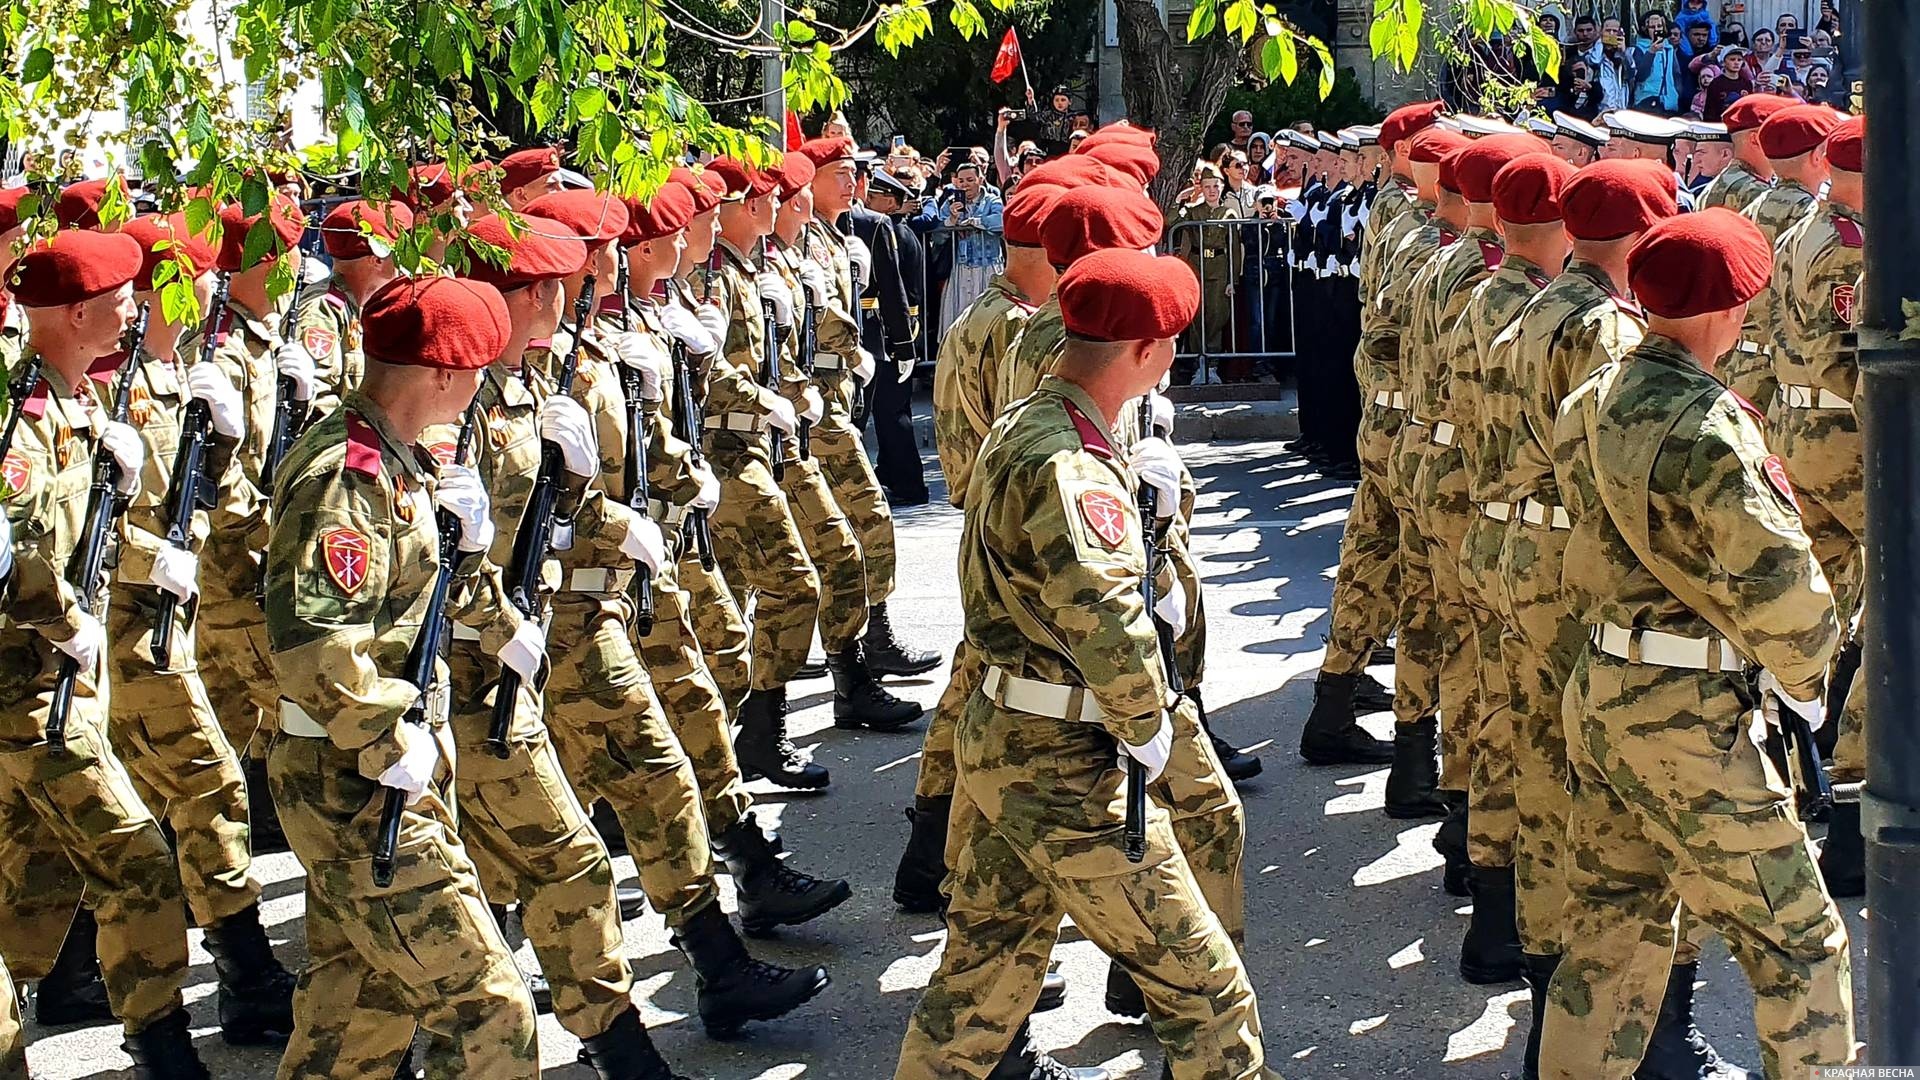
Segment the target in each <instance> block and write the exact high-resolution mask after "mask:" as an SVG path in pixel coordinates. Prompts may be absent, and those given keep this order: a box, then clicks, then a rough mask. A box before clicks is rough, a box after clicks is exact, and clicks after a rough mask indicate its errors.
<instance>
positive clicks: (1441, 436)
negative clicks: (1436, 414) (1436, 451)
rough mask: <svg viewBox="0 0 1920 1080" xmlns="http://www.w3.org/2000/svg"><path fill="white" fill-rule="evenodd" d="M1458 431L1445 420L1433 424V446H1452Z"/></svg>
mask: <svg viewBox="0 0 1920 1080" xmlns="http://www.w3.org/2000/svg"><path fill="white" fill-rule="evenodd" d="M1456 430H1457V429H1456V428H1455V427H1454V426H1453V425H1452V424H1451V423H1448V422H1447V421H1445V420H1435V421H1434V422H1433V445H1435V446H1452V445H1453V436H1454V433H1455V431H1456Z"/></svg>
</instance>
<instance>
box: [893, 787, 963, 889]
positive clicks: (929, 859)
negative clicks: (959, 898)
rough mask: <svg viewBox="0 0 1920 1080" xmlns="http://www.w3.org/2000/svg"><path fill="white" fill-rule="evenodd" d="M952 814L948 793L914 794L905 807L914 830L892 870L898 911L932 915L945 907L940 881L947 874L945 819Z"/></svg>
mask: <svg viewBox="0 0 1920 1080" xmlns="http://www.w3.org/2000/svg"><path fill="white" fill-rule="evenodd" d="M952 813H953V796H951V795H916V796H915V797H914V800H913V805H912V806H911V807H909V808H908V809H907V820H908V821H909V822H911V823H912V827H913V831H912V832H910V833H908V834H907V850H905V851H903V852H901V853H900V867H899V869H897V870H895V871H894V872H893V902H894V903H896V904H899V905H900V910H902V911H905V912H909V913H911V914H914V915H931V914H933V913H934V912H936V911H944V910H945V909H946V906H947V898H946V895H945V894H943V893H942V892H941V891H940V883H941V882H942V881H945V880H946V877H947V818H948V817H949V816H950V815H951V814H952Z"/></svg>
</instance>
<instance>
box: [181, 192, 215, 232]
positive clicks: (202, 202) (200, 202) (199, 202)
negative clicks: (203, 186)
mask: <svg viewBox="0 0 1920 1080" xmlns="http://www.w3.org/2000/svg"><path fill="white" fill-rule="evenodd" d="M186 215H187V231H188V232H190V233H192V234H193V235H195V236H198V237H200V238H202V239H204V240H208V241H218V240H219V237H217V236H213V235H212V234H210V233H209V232H208V229H207V227H208V226H209V225H212V224H213V217H214V214H213V200H212V199H210V198H208V197H206V196H205V195H202V196H200V197H199V198H196V199H194V200H193V201H191V202H189V203H187V206H186Z"/></svg>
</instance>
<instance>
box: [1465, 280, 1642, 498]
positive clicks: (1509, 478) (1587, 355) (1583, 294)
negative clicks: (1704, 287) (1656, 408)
mask: <svg viewBox="0 0 1920 1080" xmlns="http://www.w3.org/2000/svg"><path fill="white" fill-rule="evenodd" d="M1645 333H1646V318H1645V316H1644V315H1642V314H1641V312H1640V308H1639V306H1638V305H1636V304H1635V303H1634V302H1633V301H1631V300H1628V299H1627V298H1626V297H1624V296H1621V295H1620V294H1619V293H1616V292H1614V291H1613V284H1612V282H1611V281H1609V280H1608V278H1607V273H1606V271H1604V270H1602V269H1600V268H1599V267H1598V266H1596V265H1594V264H1593V263H1590V262H1586V261H1584V260H1581V259H1575V260H1573V261H1572V262H1570V263H1568V264H1567V269H1566V270H1565V271H1564V272H1563V273H1561V275H1560V276H1559V277H1557V278H1554V279H1553V281H1551V282H1549V283H1548V285H1547V287H1546V288H1544V289H1541V290H1540V292H1539V294H1538V295H1536V296H1535V297H1534V298H1533V299H1532V300H1530V301H1528V302H1527V306H1526V307H1524V308H1522V309H1521V311H1520V317H1519V318H1518V319H1516V320H1515V321H1514V323H1513V325H1512V326H1510V327H1508V328H1507V329H1506V330H1504V331H1502V332H1501V334H1500V336H1499V337H1498V338H1496V339H1495V340H1494V350H1495V351H1496V352H1499V351H1500V350H1503V349H1506V350H1511V351H1510V352H1509V353H1508V356H1507V359H1506V362H1505V365H1504V366H1505V367H1506V368H1507V369H1508V370H1509V371H1511V372H1512V373H1513V378H1514V379H1515V381H1516V382H1517V384H1518V385H1519V387H1520V395H1521V402H1520V404H1521V409H1520V415H1519V416H1518V418H1517V419H1516V421H1515V422H1514V423H1513V444H1512V447H1511V450H1510V452H1509V454H1508V458H1507V462H1506V476H1505V479H1504V480H1503V481H1502V483H1501V484H1500V487H1501V488H1502V489H1504V490H1505V491H1506V492H1507V498H1510V499H1513V500H1516V501H1517V500H1520V499H1524V498H1533V499H1536V500H1538V501H1540V502H1542V503H1545V504H1547V505H1549V506H1559V505H1561V503H1560V493H1559V489H1558V488H1557V487H1556V486H1555V483H1554V470H1553V424H1554V419H1555V417H1557V416H1559V414H1560V402H1561V400H1562V399H1564V398H1565V397H1566V396H1567V394H1568V393H1569V392H1570V391H1571V390H1572V389H1573V387H1574V386H1575V385H1576V384H1577V383H1579V382H1580V381H1581V380H1582V379H1585V378H1586V377H1587V375H1588V374H1590V373H1591V372H1592V371H1593V370H1594V369H1595V368H1597V367H1599V366H1600V365H1602V364H1605V363H1607V362H1608V361H1610V360H1618V359H1619V358H1620V357H1622V356H1625V355H1626V353H1627V350H1628V349H1631V348H1633V347H1634V346H1635V345H1637V344H1639V342H1640V338H1641V337H1642V336H1644V335H1645ZM1495 363H1496V364H1498V363H1500V361H1497V360H1496V361H1495Z"/></svg>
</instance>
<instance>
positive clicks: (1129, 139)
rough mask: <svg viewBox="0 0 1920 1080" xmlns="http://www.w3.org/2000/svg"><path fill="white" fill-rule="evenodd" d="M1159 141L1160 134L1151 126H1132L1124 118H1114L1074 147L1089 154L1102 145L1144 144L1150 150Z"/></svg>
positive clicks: (1075, 149)
mask: <svg viewBox="0 0 1920 1080" xmlns="http://www.w3.org/2000/svg"><path fill="white" fill-rule="evenodd" d="M1159 141H1160V136H1159V135H1157V134H1155V133H1154V131H1153V129H1152V128H1143V127H1134V126H1133V125H1132V124H1129V123H1127V122H1126V121H1125V120H1116V121H1114V122H1113V123H1111V124H1108V125H1107V126H1106V127H1103V128H1101V129H1100V130H1098V131H1095V132H1092V133H1090V134H1089V135H1088V136H1087V137H1086V138H1084V139H1082V140H1080V145H1079V146H1076V147H1074V149H1073V152H1074V153H1076V154H1090V153H1092V152H1093V151H1095V150H1098V149H1099V148H1101V147H1103V146H1114V145H1120V146H1144V147H1146V148H1147V149H1149V150H1151V149H1153V148H1154V146H1155V145H1156V144H1158V143H1159Z"/></svg>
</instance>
